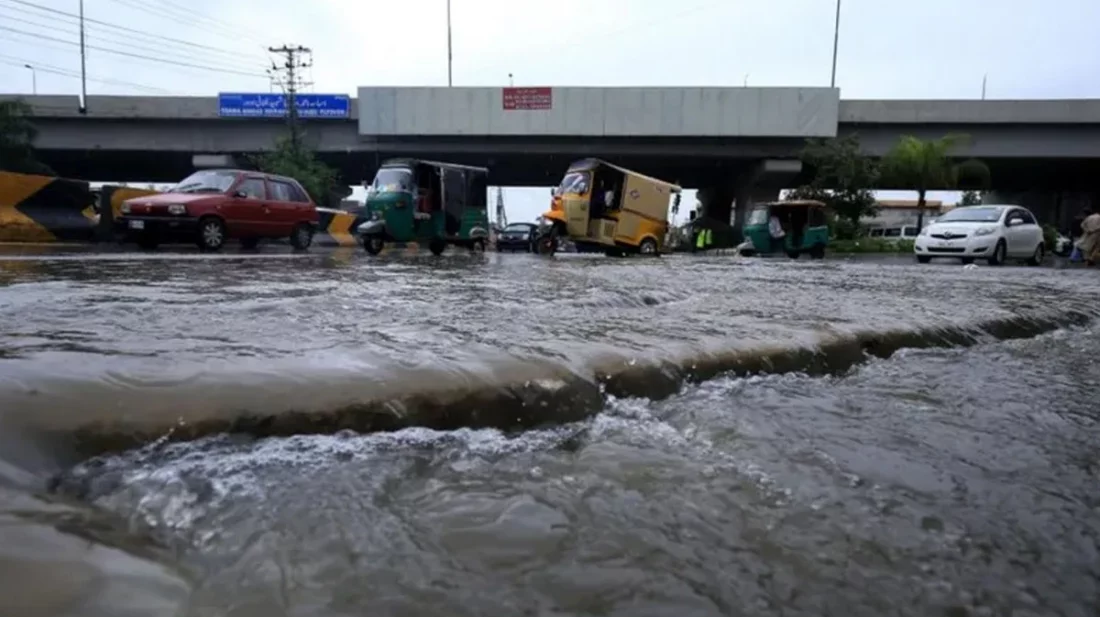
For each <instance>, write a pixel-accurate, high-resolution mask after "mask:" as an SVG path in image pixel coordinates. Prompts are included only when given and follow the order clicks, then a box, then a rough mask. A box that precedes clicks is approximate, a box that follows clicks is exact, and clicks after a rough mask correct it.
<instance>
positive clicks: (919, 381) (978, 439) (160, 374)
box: [0, 251, 1100, 617]
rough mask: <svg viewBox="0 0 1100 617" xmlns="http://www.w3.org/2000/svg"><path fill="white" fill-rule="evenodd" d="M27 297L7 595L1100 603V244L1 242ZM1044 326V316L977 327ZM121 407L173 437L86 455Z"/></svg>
mask: <svg viewBox="0 0 1100 617" xmlns="http://www.w3.org/2000/svg"><path fill="white" fill-rule="evenodd" d="M0 311H2V314H3V315H4V316H5V318H4V319H3V320H0V523H2V524H0V615H9V614H10V615H20V616H37V615H43V616H45V615H50V616H70V615H72V616H75V615H123V616H129V615H135V616H137V615H166V616H194V617H200V616H201V617H214V616H230V615H231V616H235V617H244V616H257V617H259V616H269V615H293V616H307V615H308V616H352V615H356V616H359V615H372V616H373V615H378V616H382V615H394V616H405V615H423V616H435V615H454V616H465V615H469V616H474V615H532V616H536V615H537V616H542V615H547V616H549V615H556V616H565V615H616V616H618V615H622V616H628V615H629V616H632V617H633V616H650V615H651V616H662V617H664V616H668V615H676V616H678V617H687V616H689V615H690V616H695V615H699V616H704V615H777V616H778V615H782V616H796V615H797V616H803V615H804V616H807V617H810V616H822V615H837V616H864V615H866V616H874V617H879V616H883V615H906V616H909V615H912V616H926V615H936V616H938V615H945V616H951V617H963V616H968V615H973V616H983V615H985V616H1001V615H1005V616H1008V615H1012V616H1017V617H1019V616H1025V615H1034V616H1037V617H1038V616H1044V617H1046V616H1053V615H1061V616H1074V617H1076V616H1081V617H1092V616H1095V615H1096V614H1097V611H1098V610H1100V476H1098V472H1100V462H1098V461H1100V458H1098V454H1097V453H1098V452H1100V433H1098V430H1100V427H1098V425H1097V422H1098V419H1100V327H1098V326H1100V322H1098V321H1097V318H1098V317H1100V273H1098V272H1096V271H1086V270H1081V269H1062V268H1050V267H1047V268H1026V267H998V268H993V267H980V266H979V267H977V268H962V267H960V266H957V265H931V266H917V265H915V264H908V263H878V262H875V261H858V260H843V259H836V260H826V261H824V262H791V261H787V260H750V259H737V258H730V257H713V258H692V257H686V256H685V257H671V258H663V259H659V260H642V259H628V260H615V259H608V258H587V257H581V256H573V255H561V256H558V257H555V258H553V259H542V258H536V257H532V256H525V255H515V256H513V255H503V256H501V255H495V254H490V255H487V256H475V255H467V254H453V255H445V256H444V257H443V258H438V259H437V258H432V257H431V256H427V255H414V256H410V255H389V256H387V255H384V256H382V257H380V258H369V257H367V256H366V255H365V254H363V253H362V252H361V251H360V252H354V251H348V252H320V251H318V252H315V253H314V254H309V255H294V254H283V253H272V254H267V253H260V254H253V255H235V254H232V253H227V254H225V255H219V256H202V255H197V254H183V255H173V254H171V253H168V252H164V253H160V254H151V255H77V254H69V255H38V256H27V255H19V256H12V255H0ZM1033 318H1034V319H1036V320H1045V321H1042V323H1043V324H1046V325H1044V326H1043V327H1042V328H1041V329H1042V330H1043V332H1042V333H1040V334H1038V335H1036V336H1030V335H1029V336H1026V337H1022V338H1016V337H1015V336H1014V335H1013V334H1012V332H1009V331H1007V330H1006V329H1005V328H1007V326H1005V327H1002V328H1001V329H1000V330H997V331H996V332H994V331H993V330H990V329H988V328H985V329H983V324H989V323H992V322H996V321H998V320H1000V322H1001V323H1016V322H1017V321H1019V320H1030V319H1033ZM1014 320H1015V321H1014ZM937 329H944V330H952V331H955V330H957V331H964V332H971V331H972V332H973V336H971V337H970V338H969V339H968V340H967V342H966V344H965V345H948V346H939V347H932V348H904V349H901V350H900V351H897V352H895V353H892V354H890V355H889V356H888V357H876V356H873V355H868V356H867V357H865V358H863V359H862V360H863V361H862V362H860V363H858V364H855V365H853V366H850V367H846V368H845V369H844V370H839V371H821V370H812V371H811V370H808V369H809V366H807V370H806V371H798V370H793V372H784V373H782V374H772V373H768V372H764V373H759V374H724V375H718V376H716V377H714V378H710V379H706V380H701V381H700V380H691V379H686V380H685V381H684V382H683V384H682V385H681V386H680V387H679V388H678V391H676V392H675V393H673V394H672V395H671V396H664V397H660V398H657V399H653V398H645V397H640V396H639V397H631V396H614V395H611V394H609V393H608V392H607V391H606V390H604V391H603V395H602V399H601V401H602V402H600V404H599V408H597V409H592V410H590V411H591V413H587V414H586V417H584V418H573V417H571V418H570V419H569V420H568V421H562V420H561V419H560V417H559V416H556V415H555V413H554V410H553V409H548V408H538V407H537V406H536V407H535V408H532V409H530V410H526V411H524V413H528V414H531V416H532V417H533V418H535V419H537V420H539V421H538V422H535V423H534V424H536V425H537V426H535V427H534V428H528V429H525V430H504V431H502V430H499V429H495V428H491V427H485V426H481V427H478V428H453V429H452V430H441V429H438V428H434V429H433V428H424V427H409V428H403V429H401V430H396V431H387V432H381V433H371V434H362V433H358V432H355V431H351V430H339V431H336V432H331V434H299V435H290V436H280V437H256V436H254V435H251V434H244V433H238V434H210V435H207V436H203V437H201V438H198V439H188V440H185V441H181V440H179V439H178V438H177V437H178V436H177V437H174V436H173V434H172V432H173V430H174V429H173V428H172V427H173V426H183V425H185V424H188V423H194V422H198V421H201V420H202V419H203V417H204V416H207V415H216V414H221V415H223V416H230V415H232V414H270V415H278V414H280V413H284V412H309V413H316V414H323V413H324V412H325V411H326V409H328V408H330V407H333V406H347V405H349V404H354V403H355V402H356V401H358V400H361V399H364V398H367V397H376V396H378V393H380V392H381V393H384V394H385V396H387V397H389V396H394V397H396V396H400V395H402V394H408V393H416V392H419V391H425V390H432V389H433V388H434V389H438V388H441V387H443V385H446V387H448V388H451V389H462V388H465V389H469V390H476V389H481V388H492V387H494V384H499V383H503V382H505V381H508V380H512V381H515V380H521V381H524V380H526V381H538V380H539V379H542V378H543V377H544V376H552V375H562V374H569V375H573V376H576V377H577V379H579V380H582V381H583V380H592V381H593V383H594V382H595V379H596V378H595V376H594V375H595V373H594V371H596V368H594V367H598V366H608V365H609V363H610V364H613V365H615V366H632V365H634V364H636V363H637V364H644V363H647V362H656V361H662V360H669V359H676V361H677V362H681V363H682V364H683V363H687V364H690V363H691V362H692V358H695V357H700V358H702V357H705V356H707V355H708V354H715V353H729V352H732V351H737V352H738V353H741V354H743V355H751V354H753V353H758V352H759V353H764V352H766V351H767V350H773V351H774V350H776V349H787V348H790V349H797V348H810V349H812V348H815V346H817V345H819V344H822V342H823V341H828V340H842V339H843V338H844V337H847V336H855V335H856V334H858V333H867V332H875V331H894V332H905V331H913V332H918V331H919V332H933V331H936V330H937ZM1032 334H1034V333H1032ZM918 347H923V346H920V345H918ZM791 368H792V367H790V366H787V367H786V368H784V370H785V371H789V370H790V369H791ZM794 368H797V367H794ZM776 370H778V369H776ZM474 411H478V410H474ZM482 411H485V412H486V413H488V412H489V411H491V410H482ZM395 413H396V412H395ZM436 413H439V414H447V413H452V414H454V413H457V412H453V410H452V411H448V410H447V409H443V408H442V407H441V408H440V409H437V410H436ZM463 413H473V412H471V411H470V410H465V411H464V412H463ZM474 415H477V414H474ZM457 417H458V416H454V415H452V416H451V419H452V420H453V419H454V418H457ZM471 417H474V416H471ZM477 417H488V416H477ZM115 421H118V422H123V421H125V422H130V423H133V422H147V423H150V424H148V425H149V426H164V427H167V428H166V430H165V432H164V435H163V436H162V438H161V439H157V440H155V441H152V442H150V443H147V444H145V445H143V446H141V447H138V448H131V449H126V450H123V451H112V452H104V453H102V454H100V455H97V456H94V457H92V458H86V457H83V456H81V455H78V453H77V452H76V451H75V450H74V447H73V442H72V441H71V440H70V439H69V438H68V436H67V432H68V431H72V432H74V433H76V432H79V431H87V430H91V429H88V428H87V427H89V426H103V425H105V424H109V423H111V422H115ZM156 423H159V424H156ZM173 423H175V424H173ZM529 424H530V423H529Z"/></svg>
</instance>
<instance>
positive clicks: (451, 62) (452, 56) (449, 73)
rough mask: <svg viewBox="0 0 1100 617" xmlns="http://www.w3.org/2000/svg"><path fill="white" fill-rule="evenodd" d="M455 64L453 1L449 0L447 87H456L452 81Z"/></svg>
mask: <svg viewBox="0 0 1100 617" xmlns="http://www.w3.org/2000/svg"><path fill="white" fill-rule="evenodd" d="M453 63H454V55H453V54H451V0H447V87H448V88H450V87H451V86H453V85H454V81H453V80H452V79H451V65H452V64H453Z"/></svg>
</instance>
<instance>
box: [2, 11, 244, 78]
mask: <svg viewBox="0 0 1100 617" xmlns="http://www.w3.org/2000/svg"><path fill="white" fill-rule="evenodd" d="M0 8H2V7H0ZM0 16H3V18H4V20H7V21H14V22H20V23H24V24H27V25H34V26H37V27H46V29H50V30H51V31H53V32H62V33H66V34H77V35H78V34H79V33H78V32H77V31H74V30H62V29H59V27H57V26H56V25H50V24H44V23H41V22H34V21H31V20H24V19H20V18H13V16H11V15H4V14H3V13H0ZM66 25H68V24H66ZM96 32H98V31H96ZM105 42H107V43H114V44H122V45H125V46H128V47H130V48H132V49H135V51H139V52H145V53H150V54H157V53H160V52H164V51H165V49H164V48H163V47H161V48H153V47H149V46H146V45H139V44H134V43H133V42H132V41H111V40H107V41H105ZM169 51H173V49H169ZM197 59H200V60H206V62H209V63H210V64H211V65H213V64H215V63H217V64H218V66H222V67H227V68H234V69H241V70H250V69H253V70H262V69H261V68H260V67H259V66H256V65H255V64H253V65H245V64H227V60H226V59H224V58H213V57H207V58H197ZM238 62H239V60H238Z"/></svg>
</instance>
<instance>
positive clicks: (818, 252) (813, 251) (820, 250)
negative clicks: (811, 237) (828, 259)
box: [810, 244, 825, 259]
mask: <svg viewBox="0 0 1100 617" xmlns="http://www.w3.org/2000/svg"><path fill="white" fill-rule="evenodd" d="M810 257H812V258H813V259H825V245H824V244H815V245H814V246H813V247H811V248H810Z"/></svg>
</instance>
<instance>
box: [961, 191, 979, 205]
mask: <svg viewBox="0 0 1100 617" xmlns="http://www.w3.org/2000/svg"><path fill="white" fill-rule="evenodd" d="M981 203H982V193H981V191H963V194H962V197H961V198H960V199H959V205H960V206H978V205H981Z"/></svg>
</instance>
